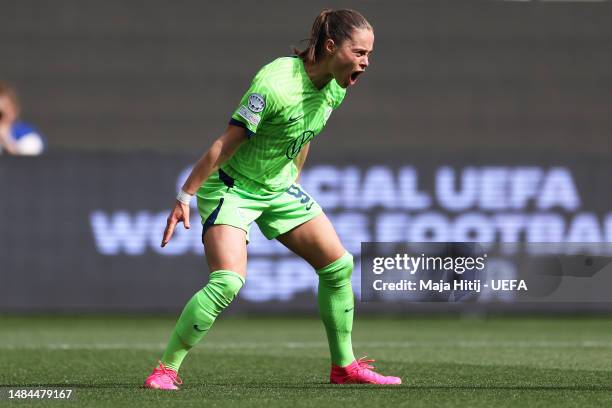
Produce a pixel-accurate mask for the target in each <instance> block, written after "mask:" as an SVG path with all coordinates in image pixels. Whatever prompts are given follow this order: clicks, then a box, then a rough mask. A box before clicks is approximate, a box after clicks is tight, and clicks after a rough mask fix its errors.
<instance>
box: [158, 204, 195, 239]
mask: <svg viewBox="0 0 612 408" xmlns="http://www.w3.org/2000/svg"><path fill="white" fill-rule="evenodd" d="M180 221H182V222H183V225H184V226H185V229H189V228H190V225H189V206H188V205H187V204H183V203H181V202H179V201H177V202H176V203H175V204H174V208H173V209H172V211H171V212H170V215H169V216H168V219H167V222H166V229H165V230H164V237H163V238H162V242H161V246H162V248H163V247H165V246H166V244H167V243H168V242H169V241H170V238H172V234H174V228H175V227H176V224H178V223H179V222H180Z"/></svg>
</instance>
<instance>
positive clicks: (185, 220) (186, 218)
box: [182, 205, 191, 229]
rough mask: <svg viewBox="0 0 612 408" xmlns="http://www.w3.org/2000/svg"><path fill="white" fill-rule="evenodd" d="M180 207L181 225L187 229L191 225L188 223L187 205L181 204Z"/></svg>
mask: <svg viewBox="0 0 612 408" xmlns="http://www.w3.org/2000/svg"><path fill="white" fill-rule="evenodd" d="M182 207H183V225H184V226H185V229H189V228H191V225H190V224H189V206H188V205H182Z"/></svg>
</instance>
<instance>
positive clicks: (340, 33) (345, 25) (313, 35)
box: [293, 8, 372, 63]
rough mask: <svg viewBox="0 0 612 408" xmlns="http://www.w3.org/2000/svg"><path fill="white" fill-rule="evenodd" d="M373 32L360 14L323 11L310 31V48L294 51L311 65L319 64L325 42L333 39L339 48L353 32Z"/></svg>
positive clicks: (343, 10) (352, 11)
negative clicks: (363, 30) (365, 30)
mask: <svg viewBox="0 0 612 408" xmlns="http://www.w3.org/2000/svg"><path fill="white" fill-rule="evenodd" d="M356 29H367V30H372V26H371V25H370V23H368V21H367V20H366V19H365V17H364V16H362V15H361V14H360V13H359V12H357V11H355V10H349V9H341V10H332V9H328V8H325V9H323V10H321V12H320V13H319V15H318V16H317V18H316V19H315V21H314V23H313V24H312V28H311V29H310V38H308V46H307V47H306V49H304V50H302V51H300V50H298V49H296V48H294V49H293V52H294V53H295V55H297V56H299V57H300V58H302V59H303V60H304V61H307V62H309V63H314V62H318V61H320V60H321V58H323V55H324V46H325V41H326V40H327V39H328V38H329V39H332V40H333V41H334V42H335V43H336V45H337V46H340V44H342V43H343V42H344V41H345V40H347V39H348V38H350V37H351V35H352V33H353V30H356Z"/></svg>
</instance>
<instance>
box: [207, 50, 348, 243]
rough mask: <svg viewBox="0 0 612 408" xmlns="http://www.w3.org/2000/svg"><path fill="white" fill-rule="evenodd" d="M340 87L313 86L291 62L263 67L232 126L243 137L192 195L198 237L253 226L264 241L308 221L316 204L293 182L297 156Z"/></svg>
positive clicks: (323, 120) (280, 61)
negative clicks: (220, 227) (215, 229)
mask: <svg viewBox="0 0 612 408" xmlns="http://www.w3.org/2000/svg"><path fill="white" fill-rule="evenodd" d="M345 93H346V90H345V89H344V88H342V87H340V85H338V83H337V82H336V80H335V79H332V80H331V81H330V82H328V83H327V85H325V87H323V88H322V89H320V90H319V89H317V88H316V87H315V86H314V84H313V83H312V81H311V80H310V78H309V77H308V74H307V73H306V70H305V68H304V63H303V61H302V60H301V59H300V58H297V57H282V58H278V59H276V60H274V61H273V62H271V63H269V64H268V65H266V66H264V67H263V68H262V69H261V70H260V71H259V72H258V73H257V75H256V76H255V78H254V79H253V82H252V83H251V86H250V87H249V89H248V90H247V92H246V93H245V95H244V96H243V97H242V99H241V101H240V104H239V105H238V108H237V109H236V111H235V112H234V113H233V115H232V118H231V120H230V124H233V125H236V126H241V127H243V128H245V130H246V132H247V135H248V137H249V140H248V141H247V142H245V143H244V144H243V145H242V146H240V148H239V149H238V150H237V151H236V152H235V153H234V155H233V156H232V157H231V158H230V159H229V160H228V161H227V162H225V163H224V164H223V165H222V166H221V168H220V169H219V171H218V172H217V173H215V174H213V175H211V176H210V177H209V178H208V180H206V182H205V183H204V184H203V185H202V187H200V189H199V190H198V193H197V196H198V209H199V211H200V215H201V217H202V222H203V224H204V230H203V233H202V234H204V233H205V232H206V230H207V228H208V227H210V226H211V225H214V224H227V225H232V226H235V227H238V228H241V229H243V230H245V231H246V232H247V240H248V232H249V226H250V224H251V223H252V222H253V221H255V222H257V224H258V225H259V227H260V229H261V231H262V233H263V234H264V235H265V236H266V238H268V239H272V238H275V237H277V236H278V235H280V234H283V233H285V232H287V231H289V230H291V229H292V228H295V227H296V226H298V225H300V224H303V223H304V222H306V221H308V220H309V219H312V218H314V217H315V216H316V215H318V214H319V213H320V212H321V211H322V210H321V207H319V205H318V204H317V203H316V202H315V201H314V200H313V199H312V198H311V197H310V196H309V195H308V194H307V193H306V192H304V190H303V189H302V188H301V186H300V185H299V184H296V183H295V180H296V178H297V176H298V168H297V166H296V164H295V159H296V157H297V156H298V154H299V152H300V150H301V149H302V148H303V147H304V146H305V145H306V144H308V143H309V142H310V141H311V140H312V139H313V138H314V137H315V136H317V135H318V134H319V133H320V132H321V130H322V129H323V127H324V126H325V124H326V122H327V120H328V119H329V117H330V115H331V113H332V112H333V110H334V109H336V108H337V107H338V106H339V105H340V103H341V102H342V100H343V99H344V95H345Z"/></svg>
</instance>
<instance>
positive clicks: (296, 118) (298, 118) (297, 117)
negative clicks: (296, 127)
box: [289, 115, 304, 123]
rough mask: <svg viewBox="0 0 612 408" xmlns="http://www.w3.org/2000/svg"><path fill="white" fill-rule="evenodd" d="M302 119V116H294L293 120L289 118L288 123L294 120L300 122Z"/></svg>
mask: <svg viewBox="0 0 612 408" xmlns="http://www.w3.org/2000/svg"><path fill="white" fill-rule="evenodd" d="M303 117H304V115H302V116H296V117H295V118H294V117H290V118H289V123H292V122H295V121H296V120H300V119H302V118H303Z"/></svg>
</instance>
